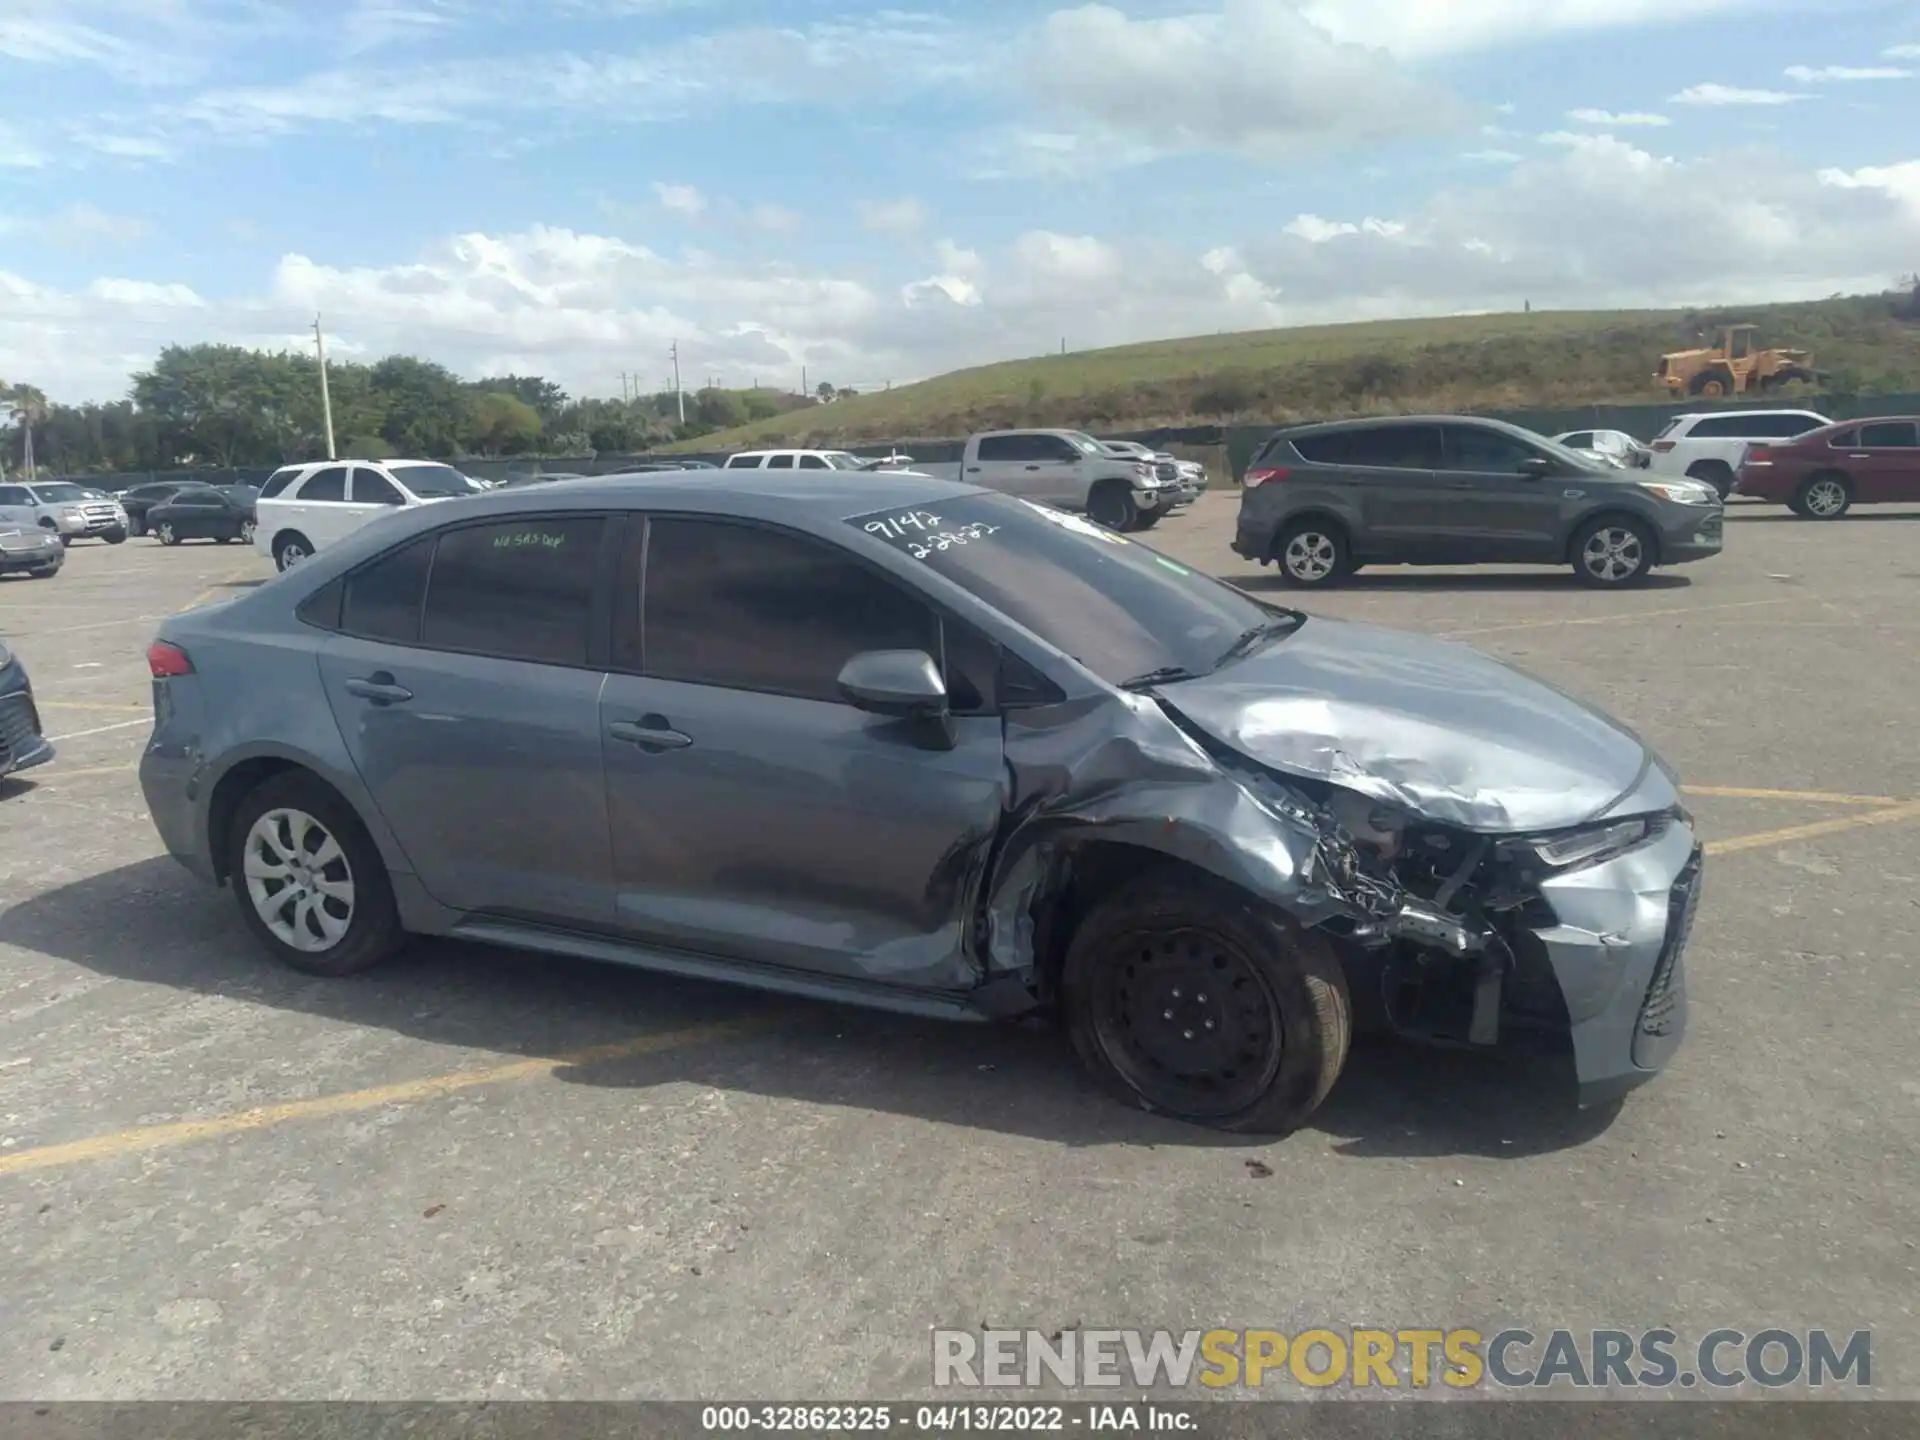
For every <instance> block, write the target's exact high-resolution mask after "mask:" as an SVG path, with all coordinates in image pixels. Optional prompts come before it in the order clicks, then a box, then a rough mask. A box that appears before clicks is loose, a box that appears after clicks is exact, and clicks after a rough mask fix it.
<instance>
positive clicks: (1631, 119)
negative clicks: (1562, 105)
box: [1567, 109, 1673, 129]
mask: <svg viewBox="0 0 1920 1440" xmlns="http://www.w3.org/2000/svg"><path fill="white" fill-rule="evenodd" d="M1567 118H1568V119H1569V120H1571V121H1573V122H1574V123H1575V124H1578V125H1606V126H1610V127H1612V128H1614V129H1620V128H1623V127H1627V126H1641V127H1647V128H1655V127H1658V126H1662V125H1671V124H1672V123H1673V122H1672V121H1671V120H1669V119H1668V118H1667V117H1666V116H1664V115H1656V114H1654V113H1652V112H1651V111H1647V110H1627V111H1614V110H1589V109H1581V110H1569V111H1568V112H1567Z"/></svg>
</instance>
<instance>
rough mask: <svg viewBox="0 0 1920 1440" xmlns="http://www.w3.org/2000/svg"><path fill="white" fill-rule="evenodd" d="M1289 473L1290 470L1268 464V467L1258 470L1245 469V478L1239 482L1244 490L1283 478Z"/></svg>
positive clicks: (1256, 487) (1254, 488)
mask: <svg viewBox="0 0 1920 1440" xmlns="http://www.w3.org/2000/svg"><path fill="white" fill-rule="evenodd" d="M1291 474H1293V472H1292V471H1291V470H1287V469H1283V468H1281V467H1279V466H1270V467H1266V468H1262V469H1259V470H1249V471H1247V478H1246V479H1245V480H1243V481H1242V482H1241V488H1242V489H1246V490H1257V489H1258V488H1259V487H1260V486H1262V485H1265V484H1267V483H1268V482H1269V481H1279V480H1285V479H1286V478H1287V477H1288V476H1290V475H1291Z"/></svg>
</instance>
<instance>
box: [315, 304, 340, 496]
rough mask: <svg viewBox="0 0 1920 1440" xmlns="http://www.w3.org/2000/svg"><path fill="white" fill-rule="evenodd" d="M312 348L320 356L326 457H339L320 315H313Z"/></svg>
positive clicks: (321, 410) (335, 458)
mask: <svg viewBox="0 0 1920 1440" xmlns="http://www.w3.org/2000/svg"><path fill="white" fill-rule="evenodd" d="M313 348H314V350H315V352H316V353H317V354H318V355H319V356H320V415H321V418H322V419H324V420H325V421H326V424H327V459H329V460H338V459H339V458H340V457H339V456H338V455H336V454H335V453H334V449H333V397H332V396H331V395H329V394H328V393H327V337H326V336H325V335H323V334H321V333H320V317H319V316H318V315H316V316H314V317H313Z"/></svg>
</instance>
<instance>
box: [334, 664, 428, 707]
mask: <svg viewBox="0 0 1920 1440" xmlns="http://www.w3.org/2000/svg"><path fill="white" fill-rule="evenodd" d="M345 689H346V692H347V693H348V694H349V695H358V696H359V697H360V698H361V699H362V700H371V701H372V702H373V703H374V704H376V705H399V704H401V703H403V702H405V701H408V700H411V699H412V698H413V692H412V691H411V690H409V689H407V687H406V686H404V685H396V684H395V683H394V680H393V676H391V675H389V674H388V673H387V672H386V671H385V670H376V671H374V672H373V674H371V675H364V676H362V677H360V678H359V679H357V680H349V681H347V683H346V686H345Z"/></svg>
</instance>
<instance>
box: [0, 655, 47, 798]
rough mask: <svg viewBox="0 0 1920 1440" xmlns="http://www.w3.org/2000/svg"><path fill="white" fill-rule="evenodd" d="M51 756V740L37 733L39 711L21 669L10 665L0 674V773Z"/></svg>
mask: <svg viewBox="0 0 1920 1440" xmlns="http://www.w3.org/2000/svg"><path fill="white" fill-rule="evenodd" d="M53 757H54V748H53V742H52V741H50V740H48V739H47V737H46V736H45V735H43V734H41V733H40V712H39V711H38V710H37V709H35V708H34V703H33V691H31V690H30V689H28V688H27V685H26V675H25V672H24V671H22V670H20V668H19V667H18V666H10V667H9V669H8V672H7V673H6V674H4V675H0V775H12V774H15V773H16V772H18V771H21V770H30V769H32V768H33V767H34V766H36V765H44V764H46V763H47V762H48V761H49V760H51V759H53Z"/></svg>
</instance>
